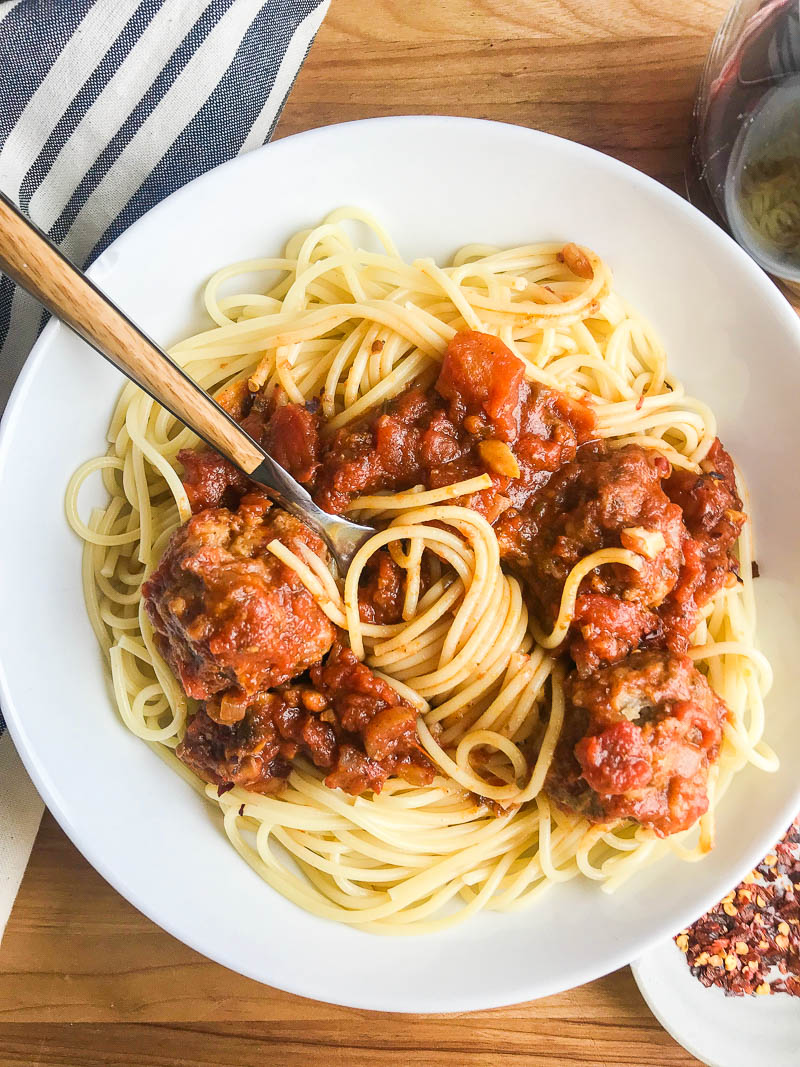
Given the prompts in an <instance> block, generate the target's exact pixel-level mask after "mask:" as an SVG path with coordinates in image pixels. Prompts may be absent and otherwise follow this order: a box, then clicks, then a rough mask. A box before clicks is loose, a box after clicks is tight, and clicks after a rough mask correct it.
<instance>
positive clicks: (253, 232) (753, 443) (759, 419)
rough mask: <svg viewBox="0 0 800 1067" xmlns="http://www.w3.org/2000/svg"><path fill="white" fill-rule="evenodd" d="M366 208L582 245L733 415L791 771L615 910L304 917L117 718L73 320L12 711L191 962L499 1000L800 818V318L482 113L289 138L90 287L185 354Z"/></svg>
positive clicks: (41, 431)
mask: <svg viewBox="0 0 800 1067" xmlns="http://www.w3.org/2000/svg"><path fill="white" fill-rule="evenodd" d="M347 203H357V204H360V205H362V206H364V207H365V208H367V209H369V210H371V211H372V212H374V213H375V214H377V215H378V216H379V217H380V218H381V219H382V220H383V222H384V223H385V224H386V225H387V226H388V228H389V229H390V231H391V232H392V233H393V234H394V236H395V238H396V239H397V241H398V242H399V245H400V249H401V251H402V252H403V253H404V254H405V255H407V256H415V255H419V254H423V253H424V254H434V255H436V256H437V257H443V258H444V257H447V256H449V255H450V254H451V253H452V252H453V251H454V250H455V249H456V248H457V247H458V246H460V245H462V244H464V243H466V242H471V241H481V242H491V243H496V244H498V245H512V244H517V243H523V242H525V241H530V240H541V239H548V238H552V239H559V240H565V241H566V240H576V241H580V242H582V243H584V244H587V245H590V246H592V247H593V248H595V249H596V250H597V251H598V252H599V253H600V254H601V255H602V256H603V257H604V258H605V259H606V260H607V261H608V262H609V263H610V264H611V266H612V268H613V270H614V272H615V274H616V279H617V284H618V287H619V289H620V290H621V291H622V293H623V294H625V295H626V296H627V297H628V298H629V299H630V300H631V301H632V302H633V303H634V304H635V305H636V306H637V307H638V308H639V309H641V310H642V311H643V312H644V313H645V314H646V315H648V316H649V317H650V318H651V319H652V320H653V321H654V322H655V323H656V325H657V327H658V328H659V330H660V331H661V334H662V336H663V338H664V340H665V342H666V344H667V347H668V351H669V354H670V359H671V365H672V368H673V369H674V371H675V372H676V373H677V374H678V375H680V376H681V377H682V378H683V379H684V380H685V381H686V383H687V385H688V387H689V389H690V390H692V391H693V392H695V393H696V394H698V395H699V396H700V397H702V398H704V399H705V400H707V401H709V402H710V403H711V404H712V405H713V407H714V409H715V411H716V412H717V414H718V416H719V420H720V426H721V434H722V437H723V440H724V441H725V443H726V444H727V445H728V446H729V447H730V448H731V449H732V451H733V453H734V455H735V456H736V457H737V459H738V460H739V462H740V463H741V465H742V467H743V468H744V471H745V474H746V476H747V477H748V478H749V481H750V485H751V488H752V510H753V513H754V516H755V529H756V536H757V558H758V560H759V563H760V565H761V573H762V577H761V578H760V579H759V581H758V582H757V583H756V585H757V594H758V606H759V611H760V617H761V623H760V636H761V642H762V646H763V648H764V650H765V651H766V652H767V653H768V655H769V656H770V658H771V660H772V662H773V665H774V667H775V687H774V690H773V693H772V695H771V696H770V698H769V705H768V712H769V718H768V723H767V739H768V740H769V742H770V743H771V744H772V745H773V746H774V747H775V748H776V749H777V751H778V752H779V753H780V755H781V758H782V765H781V769H780V771H779V772H778V773H777V774H775V775H772V776H769V775H766V774H763V773H761V772H758V771H755V770H747V771H745V772H743V773H742V774H741V775H740V776H739V777H738V778H737V779H736V781H735V783H734V785H733V787H732V788H731V789H730V791H729V794H728V795H727V796H726V797H725V800H724V803H723V805H722V807H721V809H720V811H719V819H718V840H717V847H716V849H715V850H714V852H713V853H712V854H711V855H710V856H709V857H708V858H707V859H706V860H705V861H704V862H703V863H700V864H694V865H689V864H683V863H681V862H680V861H678V860H674V861H673V860H669V861H665V862H662V863H661V864H660V865H658V866H656V867H654V868H651V869H649V870H646V871H645V872H643V874H642V875H641V876H640V877H638V878H637V879H636V880H634V881H631V882H630V883H628V884H627V885H625V886H624V887H623V888H621V889H620V890H619V891H618V892H617V893H616V895H614V896H606V895H604V894H603V893H602V892H601V891H599V890H598V889H597V887H596V886H595V885H593V884H588V883H585V882H582V881H573V882H571V883H569V884H567V885H564V886H558V887H556V888H555V889H554V890H552V891H551V892H549V893H548V894H545V896H544V897H543V898H542V899H541V901H540V903H539V904H538V906H536V907H534V908H533V909H532V910H529V911H524V912H519V913H514V914H508V915H501V914H486V915H480V916H478V917H477V918H475V919H474V920H473V921H471V922H469V923H468V924H466V925H464V926H461V927H459V928H456V929H454V930H452V931H449V932H446V933H442V934H440V935H435V936H430V937H424V938H419V937H406V938H379V937H376V936H375V935H370V934H367V933H363V932H357V931H353V930H351V929H349V928H347V927H345V926H343V925H339V924H334V923H330V922H325V921H323V920H321V919H317V918H314V917H312V916H310V915H307V914H306V913H305V912H302V911H300V910H298V909H297V908H296V907H295V906H294V905H292V904H290V903H288V902H287V901H285V900H284V899H283V898H281V897H280V896H278V895H277V894H276V893H274V892H273V891H272V890H270V889H269V888H268V887H267V886H266V885H265V884H264V883H263V882H261V880H260V879H259V878H258V877H257V876H256V875H255V874H254V873H253V871H251V870H250V869H249V868H248V867H247V866H246V865H245V864H244V862H243V861H242V860H241V859H240V858H239V857H238V856H237V855H236V853H235V852H234V851H233V849H232V848H231V846H230V845H229V844H228V841H227V839H226V838H225V836H224V834H223V832H222V829H221V827H220V825H219V824H218V822H217V818H216V816H215V814H214V812H213V811H212V810H211V809H210V808H209V807H208V806H207V805H206V804H205V803H204V802H203V801H202V800H201V799H200V798H199V797H198V796H197V795H196V794H195V793H194V792H193V791H192V790H190V789H189V788H188V786H187V785H186V784H185V783H184V782H183V781H181V779H180V778H179V777H178V776H177V775H175V774H174V773H173V772H172V771H171V770H170V769H169V768H167V767H166V766H165V765H164V764H162V762H161V761H160V760H159V759H158V758H157V757H156V756H155V755H154V754H153V752H152V751H150V749H149V748H148V747H147V746H146V745H144V744H142V742H141V741H139V740H137V739H136V738H135V737H134V736H132V735H131V734H130V733H129V732H128V731H127V730H126V729H125V728H124V726H123V725H122V724H121V723H120V722H119V720H118V718H117V716H116V715H115V713H114V711H113V709H112V704H111V701H110V699H109V696H108V693H107V690H106V686H105V682H104V675H103V666H102V661H101V656H100V653H99V651H98V649H97V647H96V644H95V640H94V637H93V634H92V631H91V629H90V627H89V623H88V621H87V619H86V614H85V612H84V608H83V599H82V594H81V581H80V545H79V544H78V541H77V539H76V538H75V536H74V535H73V534H72V532H71V531H70V530H69V529H68V527H67V524H66V521H65V519H64V510H63V496H64V489H65V487H66V484H67V480H68V478H69V476H70V474H71V473H72V471H73V470H74V469H75V467H77V466H78V464H79V463H80V462H81V461H82V460H84V459H86V458H87V457H89V456H92V455H95V454H97V453H98V452H101V451H103V450H104V448H105V440H104V432H105V430H106V427H107V424H108V419H109V415H110V412H111V407H112V404H113V401H114V398H115V395H116V392H117V390H118V388H119V386H120V383H121V379H120V376H119V375H118V373H117V372H116V371H115V370H113V369H112V368H110V367H109V366H108V365H107V364H105V363H104V362H103V361H102V360H100V359H99V358H98V357H97V356H96V355H95V354H94V353H93V352H91V351H90V350H89V349H88V348H87V347H86V346H85V345H84V344H83V343H81V342H79V341H78V340H77V339H76V338H75V337H73V336H72V335H71V334H70V333H69V332H68V331H67V330H65V329H64V328H62V327H60V326H58V325H56V324H55V323H51V324H50V325H49V326H48V328H47V329H46V331H45V332H44V334H43V335H42V337H41V339H40V341H39V343H38V344H37V346H36V348H35V350H34V353H33V354H32V356H31V358H30V360H29V361H28V364H27V366H26V368H25V370H24V373H23V375H22V377H21V378H20V381H19V383H18V385H17V388H16V390H15V392H14V395H13V398H12V400H11V403H10V405H9V408H8V411H7V414H6V416H5V419H4V422H3V428H2V438H1V439H0V501H1V502H2V504H1V505H0V506H2V515H3V521H2V523H1V524H0V598H1V599H0V603H1V604H2V614H1V615H0V658H1V659H2V668H1V669H0V702H1V704H2V707H3V712H4V714H5V717H6V720H7V722H8V725H9V728H10V730H11V733H12V736H13V738H14V741H15V743H16V745H17V747H18V749H19V752H20V754H21V756H22V758H23V760H24V762H25V765H26V767H27V768H28V771H29V772H30V774H31V776H32V778H33V780H34V782H35V783H36V785H37V787H38V788H39V790H40V792H41V794H42V796H43V797H44V799H45V800H46V802H47V804H48V805H49V807H50V808H51V810H52V811H53V813H54V815H55V816H56V818H57V819H58V820H59V822H60V823H61V825H62V826H63V828H64V829H65V831H66V832H67V833H68V834H69V836H70V837H71V838H72V840H73V841H74V842H75V844H76V845H77V847H78V848H79V849H80V850H81V851H82V852H83V854H84V855H85V856H86V857H87V859H88V860H89V861H90V862H91V863H92V864H93V865H94V866H95V867H96V868H97V869H98V870H99V871H100V873H101V874H102V875H104V877H106V878H107V879H108V881H109V882H111V884H112V885H113V886H115V887H116V888H117V889H118V890H119V891H120V892H121V893H122V894H123V895H124V896H126V897H127V898H128V900H130V901H131V902H132V903H133V904H135V905H136V906H137V907H138V908H140V909H141V911H143V912H144V913H145V914H147V915H148V916H150V918H152V919H153V920H154V921H155V922H157V923H158V924H159V925H161V926H163V927H164V928H165V929H166V930H168V931H169V932H170V933H172V934H174V935H175V936H176V937H178V938H180V939H181V940H182V941H185V942H186V943H187V944H189V945H191V946H192V947H193V948H195V949H198V950H199V951H200V952H202V953H204V954H205V955H206V956H209V957H211V958H212V959H215V960H218V961H219V962H220V963H223V964H225V965H226V966H228V967H231V968H232V969H234V970H237V971H240V972H241V973H243V974H246V975H249V976H251V977H253V978H256V979H258V980H260V981H262V982H267V983H269V984H270V985H274V986H279V987H280V988H282V989H286V990H289V991H291V992H294V993H299V994H303V995H305V996H308V997H315V998H317V999H320V1000H327V1001H332V1002H337V1003H342V1004H349V1005H354V1006H357V1007H362V1008H376V1009H381V1010H389V1011H428V1012H435V1011H463V1010H471V1009H478V1008H488V1007H494V1006H497V1005H503V1004H509V1003H514V1002H518V1001H522V1000H528V999H531V998H534V997H539V996H544V995H547V994H551V993H555V992H558V991H559V990H562V989H566V988H568V987H571V986H574V985H577V984H579V983H582V982H586V981H589V980H590V979H592V978H596V977H597V976H598V975H601V974H604V973H606V972H608V971H611V970H613V969H614V968H616V967H619V966H621V965H622V964H625V963H627V962H628V961H630V960H632V959H635V958H636V957H637V956H639V955H641V954H642V953H643V952H644V950H645V949H646V948H647V947H648V946H649V945H650V944H652V943H655V942H657V941H659V940H662V939H663V938H665V937H666V936H668V935H670V934H672V933H674V932H675V931H676V930H678V929H680V928H681V927H682V926H684V925H685V924H686V923H688V922H689V921H691V920H692V919H694V918H695V917H696V916H697V915H699V914H700V913H701V912H703V911H704V910H706V908H708V907H709V906H710V905H711V904H713V903H714V902H715V901H716V900H717V899H719V897H720V896H722V895H724V893H725V892H726V891H727V890H728V889H729V888H730V887H731V886H732V885H734V884H735V883H736V882H737V881H738V880H739V878H740V876H741V875H743V874H744V873H745V872H746V871H747V870H748V868H749V867H751V866H752V864H753V863H754V862H756V861H757V860H758V859H760V857H761V856H762V855H763V854H764V853H765V852H766V851H767V850H768V848H769V847H770V846H771V845H772V844H773V842H774V841H775V840H776V839H777V838H778V837H779V836H780V835H781V834H782V832H783V830H784V829H785V827H786V826H787V825H788V823H789V822H790V821H791V818H792V816H793V815H794V813H795V811H796V810H797V808H798V807H800V745H799V744H798V743H797V742H798V729H797V726H796V725H795V723H796V714H797V713H796V698H795V670H796V664H797V649H798V647H800V618H799V617H798V597H797V577H796V576H797V574H798V572H800V546H799V545H798V536H797V532H798V530H800V494H798V493H797V488H796V477H795V474H794V468H795V467H796V464H797V460H798V448H797V432H798V416H797V400H796V398H797V397H798V395H800V359H798V353H800V326H799V325H798V323H797V321H796V319H795V317H794V315H793V313H792V312H791V311H790V309H789V307H788V306H787V305H786V304H785V303H784V301H783V299H782V298H781V297H780V295H779V294H778V293H777V291H776V290H775V289H774V288H773V286H772V284H771V283H770V282H769V281H768V279H767V278H766V276H765V275H764V274H762V272H761V271H760V269H759V268H758V267H756V266H755V265H754V264H753V262H752V261H751V260H750V259H749V258H748V257H747V256H746V255H745V254H744V253H743V252H741V251H740V249H739V248H738V247H737V246H736V245H735V244H734V243H733V242H732V241H731V240H730V239H729V238H728V237H727V236H726V235H725V234H723V233H722V232H721V231H720V230H719V229H717V228H716V227H715V226H713V225H712V224H711V223H710V222H709V221H708V220H706V219H705V218H704V217H703V216H702V215H700V214H699V213H698V212H696V211H695V210H694V209H693V208H691V207H690V206H688V205H687V204H686V203H684V202H683V201H682V200H680V199H679V198H678V197H677V196H675V195H674V194H673V193H671V192H669V191H668V190H666V189H665V188H663V187H662V186H660V185H658V184H657V183H656V182H654V181H651V180H650V179H649V178H646V177H644V176H643V175H641V174H639V173H637V172H636V171H634V170H631V169H629V168H628V167H626V166H623V165H622V164H621V163H618V162H616V161H615V160H613V159H610V158H608V157H606V156H603V155H600V154H598V153H596V152H593V151H590V150H589V149H587V148H583V147H581V146H579V145H576V144H572V143H570V142H568V141H563V140H560V139H557V138H554V137H550V136H547V135H545V134H542V133H536V132H533V131H531V130H527V129H522V128H519V127H515V126H507V125H503V124H499V123H490V122H479V121H474V120H468V119H451V118H395V119H381V120H370V121H365V122H357V123H351V124H347V125H343V126H335V127H328V128H325V129H320V130H315V131H313V132H310V133H305V134H302V135H299V136H296V137H292V138H288V139H287V140H284V141H279V142H277V143H276V144H274V145H271V146H269V147H267V148H265V149H263V150H260V151H257V152H253V153H251V154H250V155H247V156H244V157H242V158H240V159H237V160H235V161H233V162H232V163H229V164H227V165H226V166H223V167H220V168H219V169H217V170H215V171H212V172H211V173H210V174H207V175H205V176H204V177H202V178H199V179H198V180H197V181H195V182H192V183H191V184H190V185H188V186H186V187H185V188H184V189H182V190H181V191H180V192H178V193H176V194H175V195H173V196H171V197H170V198H169V199H168V200H166V201H164V202H163V203H162V204H161V205H160V206H159V207H157V208H155V209H154V210H153V211H151V212H150V213H149V214H148V215H147V216H145V217H144V218H143V219H141V220H140V221H139V222H137V223H136V224H135V225H134V226H132V227H131V228H130V229H129V230H128V231H127V232H126V233H125V234H124V235H123V236H122V237H121V238H120V239H119V240H118V241H116V242H115V243H114V245H113V246H112V247H111V248H110V249H109V250H108V251H107V252H106V253H105V254H104V255H103V256H102V257H101V259H100V260H99V261H98V262H97V263H96V264H95V266H94V268H93V271H92V275H93V277H94V279H95V280H96V281H97V282H98V283H99V284H100V285H101V286H103V287H104V288H106V289H107V290H108V292H109V293H110V295H111V296H112V297H113V298H114V299H116V300H117V301H118V302H119V303H120V304H121V305H122V307H123V308H125V309H126V310H127V311H128V312H129V313H130V315H131V316H132V317H133V318H134V319H135V320H136V321H138V322H140V323H141V325H142V326H143V327H144V328H145V329H146V330H147V331H148V332H149V333H150V334H152V335H153V336H154V337H156V338H157V339H159V340H160V341H161V342H163V343H171V342H173V341H175V340H176V339H178V338H179V337H180V336H181V335H183V334H185V333H186V332H187V331H188V330H190V329H192V328H196V327H198V326H199V325H200V324H201V323H202V321H203V320H202V317H201V316H200V314H199V301H198V291H199V287H200V285H201V283H202V282H203V281H204V280H205V278H206V277H207V276H208V275H209V274H210V273H211V272H212V271H213V270H214V269H215V268H217V267H219V266H220V265H221V264H224V263H228V262H231V261H235V260H237V259H244V258H248V257H251V256H255V255H261V254H272V253H275V252H277V250H278V249H279V248H280V246H281V244H282V242H283V240H284V239H285V238H286V237H287V236H288V235H289V234H291V233H292V232H293V231H295V230H297V229H299V228H300V227H302V226H306V225H310V224H313V223H315V222H317V221H318V220H319V219H320V218H321V217H322V216H323V215H324V214H325V213H326V212H327V211H329V210H331V209H332V208H334V207H337V206H339V205H342V204H347ZM89 495H90V494H89V493H88V491H87V493H86V496H87V497H88V496H89ZM86 504H87V501H83V502H82V506H83V507H85V506H86Z"/></svg>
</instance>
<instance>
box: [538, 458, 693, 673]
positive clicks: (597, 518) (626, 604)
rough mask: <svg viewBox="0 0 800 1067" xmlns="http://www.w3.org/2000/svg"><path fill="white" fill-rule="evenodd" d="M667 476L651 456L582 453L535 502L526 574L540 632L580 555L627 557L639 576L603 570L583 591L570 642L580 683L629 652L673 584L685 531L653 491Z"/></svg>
mask: <svg viewBox="0 0 800 1067" xmlns="http://www.w3.org/2000/svg"><path fill="white" fill-rule="evenodd" d="M669 472H670V465H669V463H668V462H667V460H665V459H664V458H663V457H662V456H661V455H660V454H659V453H658V452H655V451H653V450H648V449H644V448H641V447H639V446H638V445H625V446H624V447H622V448H618V449H612V448H609V447H608V446H607V445H604V444H593V445H588V446H586V447H585V448H582V449H580V450H579V452H578V455H577V458H576V459H575V460H574V461H573V462H571V463H567V464H566V465H565V466H564V467H562V468H561V470H560V471H558V472H557V473H556V474H555V475H554V476H553V477H552V478H551V480H550V481H549V482H548V484H547V485H546V486H545V487H544V488H543V489H542V490H541V491H540V493H539V494H538V496H537V497H536V499H535V501H534V504H533V508H532V512H531V519H532V526H533V534H532V536H531V539H530V542H529V544H528V551H527V555H526V562H525V565H524V574H525V577H526V578H527V582H528V586H529V589H530V592H531V595H532V597H533V598H534V600H535V601H536V606H537V607H538V614H539V616H540V619H541V621H542V623H543V625H544V626H546V627H550V626H552V625H553V623H554V622H555V620H556V618H557V616H558V610H559V606H560V603H561V594H562V592H563V589H564V583H565V582H566V579H567V576H568V575H569V573H570V571H571V570H572V568H573V567H574V566H575V564H576V563H578V561H579V560H581V559H583V558H584V556H588V555H590V554H591V553H592V552H595V551H597V550H598V549H602V548H628V549H631V550H632V551H634V552H636V553H637V554H638V555H639V558H640V559H641V561H642V566H641V569H640V570H638V571H636V570H634V569H633V568H631V567H627V566H625V565H624V564H606V565H604V566H602V567H599V568H597V569H595V570H594V571H592V572H591V573H590V574H588V575H587V576H586V578H584V580H583V582H582V583H581V587H580V591H579V595H578V600H577V604H576V610H575V620H574V623H573V627H572V632H571V635H570V638H569V642H570V651H571V653H572V656H573V658H574V660H575V662H576V664H577V666H578V669H579V671H580V672H581V673H582V674H588V673H590V672H591V671H592V670H594V669H595V668H596V667H597V666H598V665H599V664H601V663H603V662H610V661H613V660H614V659H618V658H620V656H624V655H626V654H627V653H628V652H630V651H632V650H633V649H634V648H636V646H637V645H638V644H639V641H640V640H641V639H642V637H643V636H644V635H645V634H647V633H648V632H650V631H651V630H653V629H655V628H656V627H657V626H658V618H657V616H656V615H655V614H654V609H656V608H657V607H658V606H659V605H660V604H661V603H662V602H663V601H664V599H665V597H666V596H667V595H668V593H669V592H670V591H671V590H672V588H673V587H674V586H675V583H676V582H677V579H678V574H679V572H680V568H681V561H682V555H681V545H682V542H683V539H684V536H685V529H684V525H683V519H682V515H681V509H680V507H679V506H678V505H677V504H675V503H673V502H672V501H670V499H669V497H668V496H667V495H666V493H665V492H664V490H663V489H662V487H661V480H662V478H664V477H665V476H666V475H668V474H669Z"/></svg>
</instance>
